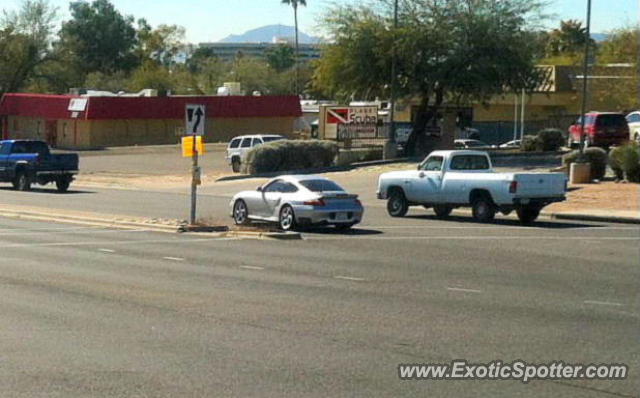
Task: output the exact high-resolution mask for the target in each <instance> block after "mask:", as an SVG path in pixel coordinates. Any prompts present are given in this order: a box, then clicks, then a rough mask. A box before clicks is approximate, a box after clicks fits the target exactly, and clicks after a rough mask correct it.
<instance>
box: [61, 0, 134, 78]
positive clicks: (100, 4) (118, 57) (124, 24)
mask: <svg viewBox="0 0 640 398" xmlns="http://www.w3.org/2000/svg"><path fill="white" fill-rule="evenodd" d="M69 9H70V11H71V19H70V20H69V21H66V22H65V23H63V25H62V29H61V32H60V36H61V40H62V41H63V43H64V45H65V46H67V47H69V48H70V49H71V51H73V52H74V53H75V54H77V57H78V59H79V62H80V63H81V67H82V68H83V69H84V71H86V73H89V72H102V73H107V74H108V73H113V72H116V71H118V70H125V71H129V70H132V69H133V68H134V67H135V66H136V65H137V64H138V62H137V59H136V57H135V55H134V53H133V50H134V47H135V45H136V40H137V38H136V29H135V27H134V25H133V23H134V20H133V17H131V16H123V15H122V14H120V12H118V10H116V9H115V8H114V6H113V4H111V3H110V2H109V1H108V0H94V1H93V2H92V3H86V2H83V1H77V2H72V3H71V4H70V5H69Z"/></svg>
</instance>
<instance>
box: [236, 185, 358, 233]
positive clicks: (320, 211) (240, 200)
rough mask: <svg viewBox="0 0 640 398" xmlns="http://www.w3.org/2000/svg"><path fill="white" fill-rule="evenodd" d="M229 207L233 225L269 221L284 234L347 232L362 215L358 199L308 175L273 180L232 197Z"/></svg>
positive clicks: (337, 187) (341, 189)
mask: <svg viewBox="0 0 640 398" xmlns="http://www.w3.org/2000/svg"><path fill="white" fill-rule="evenodd" d="M230 207H231V217H233V220H234V221H235V223H236V224H248V223H249V222H251V220H260V221H272V222H277V223H278V224H279V225H280V228H281V229H283V230H285V231H288V230H292V229H295V228H296V227H297V226H311V225H335V226H336V228H339V229H348V228H351V227H352V226H353V225H355V224H357V223H359V222H360V220H362V214H363V212H364V209H363V207H362V203H360V201H359V200H358V195H352V194H348V193H347V192H346V191H345V190H344V189H343V188H342V187H340V186H339V185H338V184H336V183H335V182H333V181H331V180H329V179H327V178H323V177H318V176H312V175H311V176H307V175H289V176H280V177H276V178H274V179H272V180H270V181H267V183H266V184H264V185H262V186H260V187H258V188H257V189H256V190H255V191H243V192H240V193H238V194H236V195H235V196H234V197H233V199H231V203H230Z"/></svg>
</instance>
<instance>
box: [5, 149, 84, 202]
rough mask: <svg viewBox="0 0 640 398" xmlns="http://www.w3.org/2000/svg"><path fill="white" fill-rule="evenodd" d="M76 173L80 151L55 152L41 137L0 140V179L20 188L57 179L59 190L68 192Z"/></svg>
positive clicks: (24, 188)
mask: <svg viewBox="0 0 640 398" xmlns="http://www.w3.org/2000/svg"><path fill="white" fill-rule="evenodd" d="M76 174H78V155H77V154H61V155H54V154H52V153H51V151H50V150H49V147H48V146H47V144H45V143H44V142H42V141H32V140H7V141H0V182H10V183H12V184H13V187H14V188H15V189H17V190H20V191H28V190H30V189H31V185H32V184H34V183H38V184H40V185H46V184H49V183H52V182H55V183H56V187H57V189H58V191H59V192H66V191H67V190H68V189H69V185H70V184H71V182H72V181H73V178H74V176H75V175H76Z"/></svg>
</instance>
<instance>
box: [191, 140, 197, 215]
mask: <svg viewBox="0 0 640 398" xmlns="http://www.w3.org/2000/svg"><path fill="white" fill-rule="evenodd" d="M192 159H193V167H192V170H191V216H190V217H189V225H195V224H196V197H197V189H198V184H197V175H198V145H197V136H196V135H194V136H193V156H192Z"/></svg>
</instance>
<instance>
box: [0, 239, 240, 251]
mask: <svg viewBox="0 0 640 398" xmlns="http://www.w3.org/2000/svg"><path fill="white" fill-rule="evenodd" d="M228 240H238V238H201V239H185V240H180V239H178V238H176V239H149V240H122V241H112V242H110V241H96V242H49V243H12V244H4V245H3V244H0V249H9V248H20V247H73V246H100V245H109V246H113V245H140V244H151V243H204V242H218V241H228Z"/></svg>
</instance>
